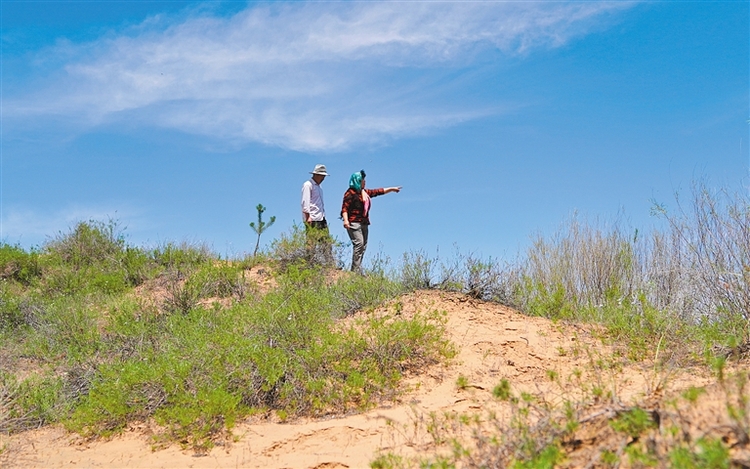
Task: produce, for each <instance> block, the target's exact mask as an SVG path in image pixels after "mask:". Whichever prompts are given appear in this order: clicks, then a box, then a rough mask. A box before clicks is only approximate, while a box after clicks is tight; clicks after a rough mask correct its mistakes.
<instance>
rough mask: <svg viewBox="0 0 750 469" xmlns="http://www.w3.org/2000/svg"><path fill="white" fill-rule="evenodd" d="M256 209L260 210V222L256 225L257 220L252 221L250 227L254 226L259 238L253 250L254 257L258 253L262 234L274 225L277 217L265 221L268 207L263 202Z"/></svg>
mask: <svg viewBox="0 0 750 469" xmlns="http://www.w3.org/2000/svg"><path fill="white" fill-rule="evenodd" d="M255 209H256V210H257V211H258V224H257V225H256V224H255V222H252V221H251V222H250V228H252V229H253V231H255V232H256V233H257V234H258V240H257V241H256V242H255V251H253V257H255V256H256V254H258V246H260V235H262V234H263V232H264V231H266V230H267V229H268V228H270V227H271V225H273V222H275V221H276V217H271V219H270V220H269V221H268V223H266V222H264V221H263V212H265V211H266V207H264V206H263V204H258V206H257V207H255Z"/></svg>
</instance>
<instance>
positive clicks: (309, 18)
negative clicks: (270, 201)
mask: <svg viewBox="0 0 750 469" xmlns="http://www.w3.org/2000/svg"><path fill="white" fill-rule="evenodd" d="M632 5H633V3H631V2H600V3H592V2H570V3H565V2H528V3H526V2H466V3H464V2H440V3H437V2H436V3H432V2H395V3H392V2H356V3H339V2H333V3H324V2H321V3H317V2H315V3H281V4H274V5H261V6H256V5H252V6H250V7H249V8H248V9H246V10H244V11H242V12H240V13H238V14H235V15H234V16H232V17H229V18H221V17H214V16H200V15H194V16H192V17H189V18H187V19H182V20H180V22H179V23H177V24H173V25H171V26H168V27H162V28H161V29H159V28H158V27H154V24H156V25H159V24H161V23H160V21H156V20H155V19H151V20H149V21H147V22H145V23H144V24H143V25H142V26H141V27H139V28H136V29H133V30H131V31H127V32H125V33H122V34H121V35H119V36H114V37H107V38H104V39H102V40H101V41H99V42H96V43H91V44H84V45H75V44H66V45H65V46H64V47H65V53H66V54H67V56H69V57H70V59H69V61H68V63H67V65H66V66H65V68H64V70H63V72H64V73H63V76H62V78H60V77H59V76H58V77H56V78H55V80H54V82H53V83H50V84H49V85H48V86H47V87H46V88H44V89H41V90H35V91H33V92H30V93H29V94H27V95H26V96H25V97H24V98H18V97H16V98H11V99H10V100H9V99H7V97H6V103H5V113H6V119H8V118H10V119H21V118H22V117H23V116H27V117H32V118H33V117H38V116H40V115H41V116H45V115H46V116H58V117H62V118H63V119H64V120H66V121H67V122H68V123H70V122H71V121H74V122H77V123H78V125H80V126H82V127H83V128H88V127H90V126H95V125H99V124H102V123H117V122H127V123H134V124H136V125H145V126H161V127H166V128H172V129H177V130H180V131H184V132H189V133H195V134H200V135H207V136H212V137H217V138H220V139H223V140H226V141H233V142H240V143H242V142H249V141H255V142H262V143H265V144H269V145H278V146H281V147H286V148H291V149H297V150H306V151H319V150H323V151H325V150H340V149H345V148H347V147H349V146H351V145H355V144H358V143H370V142H378V141H381V140H383V139H388V138H393V137H398V136H402V135H409V134H413V133H419V132H424V131H426V130H429V129H433V128H439V127H444V126H449V125H454V124H456V123H460V122H462V121H466V120H469V119H474V118H477V117H479V116H482V115H487V114H488V113H494V112H497V109H496V108H494V107H493V108H491V107H481V106H478V105H476V104H469V103H465V104H463V105H461V104H460V100H456V99H453V103H452V104H447V103H449V102H451V94H450V93H454V92H455V91H448V87H446V85H444V84H443V85H440V84H438V83H440V76H441V74H442V73H447V72H448V71H451V70H455V69H460V68H461V67H466V66H469V65H470V64H471V62H472V59H473V57H475V56H476V55H477V54H478V53H479V52H482V51H484V50H488V49H491V50H499V51H500V52H501V53H504V54H506V55H523V54H529V53H532V52H533V51H534V50H535V49H538V48H550V47H558V46H560V45H563V44H566V43H567V42H568V41H570V40H571V39H572V38H575V37H577V36H580V35H583V34H586V33H587V32H589V31H590V30H591V29H592V28H596V27H598V26H599V24H600V23H601V22H602V21H606V19H607V18H609V17H610V15H611V14H613V13H617V12H619V11H622V10H623V9H627V8H630V7H631V6H632ZM441 86H442V87H443V88H444V89H443V88H441Z"/></svg>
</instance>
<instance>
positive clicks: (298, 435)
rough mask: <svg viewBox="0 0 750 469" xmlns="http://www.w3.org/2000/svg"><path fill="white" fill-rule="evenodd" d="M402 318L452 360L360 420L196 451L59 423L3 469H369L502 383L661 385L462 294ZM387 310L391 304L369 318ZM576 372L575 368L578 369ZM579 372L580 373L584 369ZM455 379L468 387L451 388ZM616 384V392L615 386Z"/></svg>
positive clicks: (286, 428) (696, 379) (270, 428)
mask: <svg viewBox="0 0 750 469" xmlns="http://www.w3.org/2000/svg"><path fill="white" fill-rule="evenodd" d="M397 301H398V302H399V303H400V304H399V308H398V309H399V314H415V313H417V312H421V313H424V312H428V311H443V312H445V318H446V321H447V322H446V328H447V332H448V334H449V338H450V340H451V341H452V342H453V343H454V344H455V345H456V347H457V350H458V355H457V357H456V358H455V359H454V360H452V362H451V363H449V364H447V365H445V366H443V365H440V366H435V367H431V368H429V369H426V370H422V372H421V373H420V374H419V375H415V376H410V377H408V379H407V380H406V383H405V389H406V390H405V392H404V393H403V394H402V395H401V396H400V397H399V400H398V401H397V402H394V403H390V404H384V405H383V406H381V407H378V408H375V409H372V410H370V411H368V412H365V413H361V414H353V415H346V416H340V417H337V418H327V419H299V420H294V421H290V422H286V423H284V422H279V421H272V420H271V419H268V418H265V419H259V418H255V419H250V420H248V421H246V422H243V423H240V424H238V425H237V426H236V427H235V428H234V429H233V434H234V439H233V440H234V441H227V442H226V443H224V444H220V445H217V446H216V447H215V448H213V449H212V450H211V451H210V452H209V453H208V454H205V455H197V454H194V453H193V452H192V451H189V450H183V449H181V448H180V447H179V446H176V445H173V446H169V447H167V448H163V449H154V448H153V446H152V443H151V441H150V440H149V432H148V431H147V430H146V429H144V428H143V426H134V427H132V428H129V429H128V430H127V431H125V432H124V433H123V434H122V435H119V436H117V437H114V438H112V439H110V440H106V441H105V440H96V441H84V440H82V439H81V438H80V437H78V436H76V435H74V434H69V433H66V432H65V431H64V430H63V429H61V428H59V427H48V428H42V429H39V430H35V431H29V432H25V433H23V434H19V435H14V436H12V437H10V438H7V437H5V438H4V439H3V440H0V445H2V444H5V446H6V448H7V450H6V451H5V452H4V455H3V459H1V460H0V464H2V467H17V468H72V467H75V468H82V467H86V468H123V469H126V468H279V469H281V468H366V467H369V464H370V462H371V461H372V460H373V459H374V458H375V457H376V456H377V455H378V454H381V453H383V452H393V453H396V454H400V455H404V456H415V455H420V454H424V453H425V452H429V451H432V450H434V449H435V446H434V441H433V439H432V438H431V437H430V435H429V434H428V432H427V431H426V430H425V428H426V423H425V419H426V418H427V416H429V415H430V414H431V413H432V414H436V415H437V414H439V415H444V414H446V413H450V412H456V413H461V412H482V411H484V410H486V409H492V408H497V409H498V411H501V412H502V405H500V404H498V401H497V399H495V398H493V396H492V389H493V387H494V386H496V385H497V384H498V383H499V382H500V380H502V379H507V380H508V381H509V382H511V383H512V385H513V386H514V389H517V390H526V391H528V392H531V393H537V394H539V393H541V394H544V395H545V396H546V397H545V398H546V399H548V400H550V401H554V399H556V397H557V396H558V395H559V387H560V384H559V383H555V382H553V380H552V379H551V376H552V374H553V373H554V374H556V375H557V376H559V379H560V381H566V380H570V379H572V378H571V377H572V376H575V375H576V373H578V375H577V376H579V379H581V380H582V381H583V382H587V380H589V381H590V380H594V379H599V380H602V376H604V381H603V382H602V385H603V386H605V387H608V388H612V391H613V392H616V393H617V395H618V396H621V398H623V399H628V398H631V397H632V398H641V397H643V396H645V395H647V394H648V393H649V392H651V391H652V390H654V389H656V388H658V387H659V386H661V385H662V382H663V380H664V376H663V374H657V373H655V372H654V370H653V369H652V368H651V367H649V366H648V365H647V364H639V365H633V366H631V367H629V368H627V369H623V368H620V369H617V368H615V369H612V370H603V371H601V373H600V374H599V375H597V376H593V375H589V374H588V372H587V371H585V370H587V369H589V368H590V366H591V364H592V363H593V362H594V361H596V360H601V359H604V360H606V359H607V357H611V356H612V353H613V352H612V350H610V349H609V348H607V347H605V346H603V345H602V344H601V342H600V341H599V340H598V339H596V338H595V337H594V335H593V334H592V333H591V332H590V331H589V330H587V329H586V328H583V327H580V326H572V325H564V324H555V323H553V322H551V321H549V320H548V319H544V318H537V317H529V316H524V315H522V314H520V313H519V312H517V311H514V310H513V309H511V308H508V307H505V306H502V305H498V304H494V303H486V302H482V301H478V300H475V299H472V298H470V297H467V296H465V295H461V294H457V293H448V292H437V291H420V292H416V293H413V294H410V295H407V296H404V297H402V298H399V299H398V300H397ZM358 314H393V308H392V305H387V306H385V307H383V308H380V309H378V310H376V311H374V312H370V313H358ZM575 370H578V371H577V372H576V371H575ZM582 370H583V371H582ZM459 377H463V378H464V382H465V383H466V385H465V386H464V387H463V388H460V387H459V386H457V381H458V379H459ZM669 382H670V383H671V385H672V386H676V387H683V388H684V387H687V386H688V385H689V384H695V385H702V384H705V383H706V382H708V377H706V376H703V375H701V374H700V373H699V372H697V371H695V370H682V371H681V372H679V373H672V376H671V377H670V380H669ZM615 388H616V389H615Z"/></svg>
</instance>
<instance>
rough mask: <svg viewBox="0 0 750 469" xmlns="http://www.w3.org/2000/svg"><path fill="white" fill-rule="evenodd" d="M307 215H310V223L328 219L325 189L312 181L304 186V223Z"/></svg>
mask: <svg viewBox="0 0 750 469" xmlns="http://www.w3.org/2000/svg"><path fill="white" fill-rule="evenodd" d="M305 213H309V214H310V221H323V219H325V217H326V211H325V207H324V206H323V189H321V188H320V184H317V183H316V182H315V181H313V180H312V179H310V180H307V181H305V183H304V184H302V221H305Z"/></svg>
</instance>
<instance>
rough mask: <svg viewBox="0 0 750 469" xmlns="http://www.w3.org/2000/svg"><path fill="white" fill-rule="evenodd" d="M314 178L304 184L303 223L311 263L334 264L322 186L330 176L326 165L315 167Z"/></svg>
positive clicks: (312, 172)
mask: <svg viewBox="0 0 750 469" xmlns="http://www.w3.org/2000/svg"><path fill="white" fill-rule="evenodd" d="M310 174H312V177H311V178H310V179H309V180H307V181H305V182H304V184H302V221H303V222H304V223H305V233H306V234H307V252H308V257H309V260H310V261H313V262H314V261H320V262H322V263H324V264H331V265H332V264H333V243H332V240H331V235H330V234H329V232H328V222H327V221H326V211H325V206H324V203H323V190H322V189H321V188H320V184H321V183H322V182H323V180H324V179H325V178H326V176H328V172H327V171H326V167H325V165H322V164H318V165H315V169H313V170H312V171H311V172H310Z"/></svg>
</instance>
